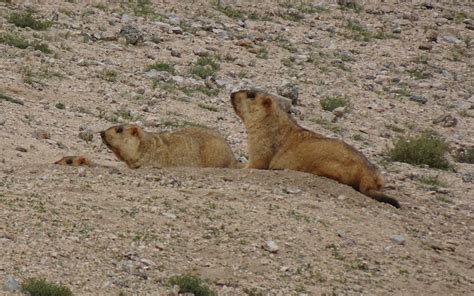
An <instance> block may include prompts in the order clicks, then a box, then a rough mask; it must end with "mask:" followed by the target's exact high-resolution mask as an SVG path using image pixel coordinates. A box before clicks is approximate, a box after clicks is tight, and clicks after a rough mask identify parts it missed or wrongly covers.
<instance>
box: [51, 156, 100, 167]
mask: <svg viewBox="0 0 474 296" xmlns="http://www.w3.org/2000/svg"><path fill="white" fill-rule="evenodd" d="M54 164H59V165H68V166H83V165H84V166H93V163H92V161H90V159H88V158H87V157H84V156H64V157H63V158H61V159H60V160H58V161H56V162H54Z"/></svg>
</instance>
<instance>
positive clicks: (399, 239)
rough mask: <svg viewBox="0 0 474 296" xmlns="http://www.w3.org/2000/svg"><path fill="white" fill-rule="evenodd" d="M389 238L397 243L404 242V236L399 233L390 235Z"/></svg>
mask: <svg viewBox="0 0 474 296" xmlns="http://www.w3.org/2000/svg"><path fill="white" fill-rule="evenodd" d="M390 240H391V241H392V242H394V243H396V244H397V245H404V244H405V238H404V237H403V236H401V235H398V234H396V235H392V236H391V237H390Z"/></svg>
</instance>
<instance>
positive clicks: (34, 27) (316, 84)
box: [0, 0, 474, 295]
mask: <svg viewBox="0 0 474 296" xmlns="http://www.w3.org/2000/svg"><path fill="white" fill-rule="evenodd" d="M33 2H34V1H8V0H2V1H0V53H1V54H0V73H1V75H0V139H1V143H0V249H1V250H2V251H3V252H2V256H1V258H0V280H2V281H3V279H6V278H8V279H10V280H9V281H7V282H8V283H5V284H4V287H3V288H4V290H5V291H3V292H1V291H0V294H1V293H5V295H9V294H10V293H12V292H8V291H11V290H15V287H14V286H15V285H12V284H11V282H12V281H11V278H13V279H14V280H13V281H18V282H19V283H22V282H24V281H25V280H26V279H28V278H45V279H47V280H48V281H52V282H57V283H62V284H64V285H65V286H67V287H69V288H70V289H71V290H72V291H73V293H74V294H77V295H176V294H178V293H179V292H180V289H179V287H177V286H174V287H173V285H171V284H170V282H169V279H170V278H172V277H173V276H175V275H182V274H188V273H190V274H194V275H196V276H197V277H199V278H201V279H203V280H204V281H205V282H206V283H207V285H208V286H209V287H210V289H212V290H213V291H215V292H216V293H217V294H218V295H361V294H362V295H413V294H420V295H427V294H432V295H467V294H468V293H470V292H469V291H471V292H472V291H473V290H474V272H473V268H474V265H473V263H472V262H474V258H473V255H472V254H473V253H474V252H473V248H472V241H473V235H472V234H473V228H474V223H473V215H474V211H473V196H474V185H473V183H474V169H473V164H472V153H474V152H473V148H472V147H473V145H474V129H473V126H474V96H473V94H474V79H473V77H474V74H473V66H474V59H473V50H472V48H473V42H474V41H473V40H474V31H473V30H474V5H473V4H472V3H470V2H469V1H457V2H459V3H457V4H453V1H436V2H435V1H432V2H430V1H426V2H421V1H420V2H418V1H413V2H416V3H417V4H413V3H398V4H391V2H395V1H385V2H384V3H383V4H370V3H364V4H363V5H362V4H353V1H326V2H323V1H259V3H258V4H255V3H254V1H237V0H234V1H232V0H228V1H147V0H136V1H114V2H115V3H114V4H106V1H74V0H72V1H64V2H63V1H58V3H59V2H60V4H53V2H54V1H45V2H46V3H45V4H43V3H42V4H41V5H39V4H38V5H34V4H31V3H33ZM110 2H112V1H110ZM333 2H334V3H333ZM336 2H338V3H339V4H337V3H336ZM356 2H357V1H356ZM363 2H369V1H360V2H358V3H363ZM397 2H399V1H397ZM23 3H28V4H23ZM94 3H95V4H94ZM242 87H259V88H263V89H267V90H268V91H270V92H272V93H275V94H279V95H281V96H285V97H288V98H289V99H291V100H292V103H293V106H292V107H291V110H290V112H291V113H292V114H293V115H294V116H295V118H296V119H297V121H298V122H299V123H300V124H301V125H302V126H304V127H306V128H308V129H311V130H314V131H316V132H319V133H321V134H324V135H327V136H330V137H335V138H340V139H343V140H344V141H346V142H347V143H349V144H351V145H353V146H354V147H356V148H357V149H359V150H361V151H362V152H363V153H364V154H365V155H366V156H367V157H368V158H369V159H370V160H371V161H372V162H373V163H375V164H377V165H378V166H379V167H380V168H381V170H382V172H383V174H384V175H385V177H386V183H387V189H386V192H387V193H388V194H390V195H391V196H394V197H396V198H397V199H398V200H399V201H400V203H401V205H402V209H400V210H397V209H395V208H392V207H390V206H388V205H384V204H380V203H377V202H374V201H372V200H371V199H369V198H367V197H365V196H363V195H361V194H359V193H357V192H356V191H354V190H352V189H351V188H349V187H348V186H344V185H341V184H338V183H336V182H334V181H332V180H327V179H325V178H319V177H316V176H312V175H308V174H303V173H298V172H291V171H278V172H275V171H255V170H227V169H191V168H176V169H162V170H158V169H139V170H130V169H128V168H127V167H126V166H125V165H124V164H123V163H122V162H119V161H118V160H117V159H116V158H115V157H114V155H113V154H112V153H111V152H110V151H109V150H108V149H107V147H105V146H104V145H103V144H102V143H101V141H100V137H99V135H98V132H99V131H101V130H104V129H105V128H107V127H109V126H112V125H115V124H117V123H122V122H132V123H137V124H140V125H142V126H144V128H145V129H146V130H149V131H160V130H172V129H175V128H178V127H182V126H191V125H203V126H208V127H211V128H214V129H216V130H219V131H220V132H221V133H222V134H223V135H224V136H225V137H226V139H227V140H228V142H229V143H230V145H231V147H232V149H233V151H234V153H235V155H236V157H238V158H239V159H240V160H241V161H243V162H245V161H246V159H247V157H248V155H247V152H246V132H245V129H244V127H243V125H242V124H241V122H240V120H239V119H238V117H237V116H236V115H235V114H234V112H233V110H232V107H231V104H230V96H229V95H230V92H231V91H232V90H235V89H238V88H242ZM426 130H433V131H434V132H436V133H437V134H438V136H439V137H440V138H441V139H443V141H445V142H446V143H447V144H448V147H449V149H448V151H447V153H446V155H445V156H446V158H447V161H448V162H449V166H448V169H436V168H433V167H432V166H429V165H413V164H408V163H404V162H397V161H394V160H393V158H390V149H391V148H392V147H393V146H394V143H396V142H397V140H398V139H399V138H403V137H408V138H409V137H412V136H417V135H419V134H420V133H422V132H424V131H426ZM65 155H86V156H87V157H89V158H91V159H92V160H93V161H94V162H96V163H98V164H101V165H103V166H99V167H91V168H89V167H81V168H71V167H62V166H57V165H53V164H52V163H53V162H54V161H56V160H58V159H59V158H61V157H63V156H65Z"/></svg>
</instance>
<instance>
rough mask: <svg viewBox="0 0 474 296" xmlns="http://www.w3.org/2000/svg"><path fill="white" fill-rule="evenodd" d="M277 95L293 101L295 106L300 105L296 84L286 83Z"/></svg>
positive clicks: (278, 90)
mask: <svg viewBox="0 0 474 296" xmlns="http://www.w3.org/2000/svg"><path fill="white" fill-rule="evenodd" d="M277 93H278V94H279V95H281V96H283V97H285V98H288V99H290V100H291V103H292V104H293V105H299V104H300V101H299V89H298V86H297V85H296V84H293V83H286V84H283V85H282V86H280V87H279V88H278V89H277Z"/></svg>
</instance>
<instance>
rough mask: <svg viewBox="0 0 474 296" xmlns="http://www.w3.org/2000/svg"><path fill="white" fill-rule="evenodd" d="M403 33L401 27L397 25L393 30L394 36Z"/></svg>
mask: <svg viewBox="0 0 474 296" xmlns="http://www.w3.org/2000/svg"><path fill="white" fill-rule="evenodd" d="M401 32H402V28H401V27H400V25H396V26H395V27H393V28H392V33H394V34H400V33H401Z"/></svg>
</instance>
